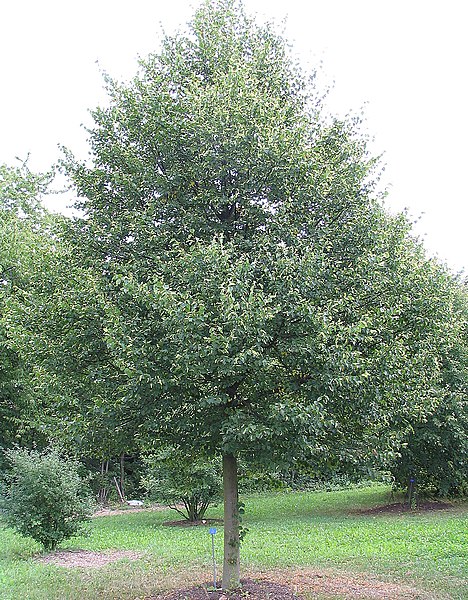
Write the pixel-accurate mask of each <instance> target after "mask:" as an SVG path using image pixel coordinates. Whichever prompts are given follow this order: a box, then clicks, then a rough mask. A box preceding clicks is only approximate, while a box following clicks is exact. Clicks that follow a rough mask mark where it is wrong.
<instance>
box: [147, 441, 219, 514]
mask: <svg viewBox="0 0 468 600" xmlns="http://www.w3.org/2000/svg"><path fill="white" fill-rule="evenodd" d="M145 462H146V467H147V471H146V473H147V474H146V477H143V479H142V484H143V486H144V487H145V488H146V490H147V492H148V495H149V497H150V498H151V499H152V500H155V501H156V502H162V503H164V504H167V505H168V506H169V508H172V509H174V510H176V511H177V512H178V513H179V514H180V515H181V516H183V517H184V519H187V520H188V521H199V520H201V519H203V517H204V515H205V512H206V510H207V509H208V507H209V506H210V504H215V503H217V502H218V501H219V500H220V499H221V495H222V480H221V473H220V467H219V465H217V464H215V462H214V461H213V460H209V459H203V458H201V457H197V458H191V457H188V456H187V455H184V454H182V453H180V452H177V451H176V450H174V449H173V448H165V449H164V450H161V451H160V452H159V453H158V454H156V455H153V456H151V457H148V458H147V459H146V461H145Z"/></svg>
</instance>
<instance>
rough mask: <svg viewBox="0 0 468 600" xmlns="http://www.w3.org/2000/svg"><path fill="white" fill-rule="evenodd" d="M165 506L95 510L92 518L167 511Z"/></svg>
mask: <svg viewBox="0 0 468 600" xmlns="http://www.w3.org/2000/svg"><path fill="white" fill-rule="evenodd" d="M167 508H168V507H167V506H162V505H160V504H155V505H153V506H122V508H100V509H99V510H96V511H95V512H94V514H93V517H111V516H114V515H125V514H128V513H135V512H153V511H161V510H167Z"/></svg>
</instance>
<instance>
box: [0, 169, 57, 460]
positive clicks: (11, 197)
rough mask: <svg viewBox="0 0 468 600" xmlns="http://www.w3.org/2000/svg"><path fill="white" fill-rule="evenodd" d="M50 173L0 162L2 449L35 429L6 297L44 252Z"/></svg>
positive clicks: (25, 440)
mask: <svg viewBox="0 0 468 600" xmlns="http://www.w3.org/2000/svg"><path fill="white" fill-rule="evenodd" d="M50 179H51V177H50V175H49V174H35V173H32V172H31V171H30V170H29V168H28V166H27V163H23V164H21V165H20V166H18V167H9V166H7V165H0V449H2V448H9V447H11V446H12V445H13V444H15V443H23V444H27V443H31V441H32V438H34V437H35V438H36V442H38V441H39V440H38V439H37V430H36V431H35V434H32V433H31V431H32V430H34V425H33V421H34V419H33V415H34V413H35V406H34V402H33V401H32V397H31V395H30V394H29V393H28V383H27V382H28V379H29V378H28V365H27V364H26V363H25V361H24V357H23V356H22V355H21V353H20V352H18V349H17V348H16V344H15V341H16V340H15V334H14V332H12V331H11V330H9V328H8V327H7V320H8V319H7V312H8V302H9V300H10V299H11V297H12V296H15V294H16V293H17V291H18V290H19V289H27V288H28V286H29V275H30V273H31V269H34V267H35V263H36V260H37V258H38V256H41V253H42V250H43V242H44V241H45V239H46V236H45V235H44V236H42V235H41V231H42V225H41V223H42V222H43V216H44V215H43V211H42V209H41V205H40V198H41V195H43V194H45V193H46V192H47V188H48V185H49V183H50Z"/></svg>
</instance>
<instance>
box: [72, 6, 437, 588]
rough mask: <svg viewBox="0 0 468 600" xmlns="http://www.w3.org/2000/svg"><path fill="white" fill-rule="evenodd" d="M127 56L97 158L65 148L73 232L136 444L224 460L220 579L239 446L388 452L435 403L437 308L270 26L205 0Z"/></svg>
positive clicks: (230, 550) (347, 131)
mask: <svg viewBox="0 0 468 600" xmlns="http://www.w3.org/2000/svg"><path fill="white" fill-rule="evenodd" d="M140 67H141V69H140V73H139V75H138V76H137V77H136V78H135V79H134V80H133V81H132V82H131V83H130V84H128V85H121V84H119V83H117V82H115V81H113V80H112V79H111V78H109V77H108V78H107V86H108V92H109V97H110V106H109V107H108V108H105V109H97V110H96V111H94V113H93V116H94V120H95V126H94V127H93V129H91V130H90V143H91V154H92V160H93V164H91V165H86V164H80V163H79V162H77V161H75V160H74V158H73V156H72V155H71V154H70V153H67V156H66V158H65V160H64V166H65V168H66V169H67V171H68V173H69V174H70V176H71V177H72V179H73V180H74V182H75V184H76V186H77V190H78V192H79V195H80V196H81V200H80V202H79V204H78V207H79V208H80V209H81V210H82V211H83V213H84V218H82V219H80V220H78V221H77V222H76V227H75V228H74V229H73V230H72V232H71V236H72V239H73V240H74V242H73V243H74V244H76V248H77V250H76V255H77V256H78V257H79V260H80V263H81V264H82V265H84V266H86V267H88V268H89V269H91V270H93V271H94V272H96V273H99V274H100V276H102V282H103V283H102V290H103V296H104V298H105V307H106V308H105V311H106V325H105V343H106V346H107V348H108V349H109V351H110V352H111V354H112V357H113V361H114V363H115V364H117V365H119V367H120V369H121V371H122V372H124V373H125V379H124V381H123V382H122V388H121V391H124V390H125V392H124V396H125V397H130V398H132V402H133V404H132V408H133V411H134V413H135V414H139V415H140V418H141V422H140V426H139V428H138V431H139V436H140V438H141V439H142V440H144V438H145V436H146V437H147V438H148V439H150V438H153V440H154V439H156V440H158V441H161V442H164V443H168V444H171V443H177V444H179V445H181V446H182V447H183V446H184V445H185V447H186V451H187V453H194V452H196V451H200V452H204V453H206V454H208V455H216V454H221V455H222V457H223V480H224V502H225V507H224V510H225V512H224V515H225V517H224V523H225V525H224V535H225V545H224V570H223V588H226V589H231V588H235V587H238V585H239V545H240V539H239V505H238V495H237V460H238V457H239V456H245V457H246V458H247V459H248V460H255V461H257V462H262V461H263V462H265V463H270V464H271V462H275V461H276V462H279V463H283V464H286V463H288V462H291V461H293V460H307V461H317V462H319V461H320V462H322V463H327V461H328V460H330V461H335V462H336V461H337V460H356V461H357V460H359V461H363V460H366V459H367V460H369V458H370V457H375V455H379V454H380V453H382V454H383V453H386V452H388V451H389V450H391V449H394V448H395V446H396V445H397V440H394V439H389V437H391V436H389V431H391V430H390V429H389V427H388V425H389V423H390V422H394V420H395V419H396V418H397V417H398V418H400V419H403V418H404V417H407V416H408V415H412V414H415V413H417V412H420V411H421V408H422V407H423V406H424V405H425V403H427V402H428V400H429V399H430V394H431V392H430V389H431V386H430V385H429V384H430V383H431V382H432V380H433V379H434V377H436V374H437V373H436V371H437V368H436V366H435V364H434V352H433V351H431V344H432V342H433V337H432V336H433V332H434V331H435V330H436V329H437V327H436V326H435V325H434V323H436V320H437V317H436V316H434V314H436V313H437V310H435V309H436V306H437V304H436V299H435V298H434V297H432V296H431V297H430V298H429V299H428V300H427V301H426V300H425V290H424V285H423V284H424V281H426V280H425V278H424V277H422V276H421V277H419V275H417V274H418V273H420V274H421V273H424V272H426V271H429V270H430V265H429V264H428V263H427V261H425V259H424V257H423V254H422V253H421V251H420V250H419V249H418V247H417V244H415V243H414V242H413V241H411V240H410V239H409V238H408V231H409V226H408V224H407V222H406V220H405V219H404V218H403V217H396V218H391V217H389V216H387V215H386V214H385V212H384V211H383V209H382V208H381V207H380V205H379V203H378V197H377V196H376V194H375V191H374V183H373V172H374V168H375V164H376V163H375V160H373V159H372V158H371V157H369V155H368V153H367V150H366V144H365V140H363V139H362V137H361V136H360V135H359V134H358V125H359V123H358V122H357V121H353V120H348V121H345V122H340V121H337V120H328V119H326V118H325V117H324V116H323V114H322V112H321V108H320V101H319V99H318V98H319V95H318V93H317V92H316V91H315V89H314V86H313V81H312V82H311V81H309V80H308V79H307V78H305V77H304V76H303V74H302V73H301V71H300V69H299V67H298V66H297V65H296V64H295V63H294V61H292V60H291V59H290V58H289V57H288V54H287V51H286V44H285V42H284V40H283V39H282V38H281V37H280V36H278V35H276V34H275V33H274V32H273V31H272V29H271V28H270V27H269V26H265V27H260V26H258V25H256V24H255V23H254V22H253V21H252V20H251V19H250V18H249V17H247V16H246V14H245V12H244V10H243V7H242V5H241V4H240V3H238V2H235V1H231V0H219V1H213V2H207V3H205V4H203V5H202V7H201V8H200V9H199V10H198V11H197V12H196V13H195V16H194V19H193V21H192V23H191V24H190V29H189V31H188V33H187V34H179V35H177V36H175V37H173V38H171V37H166V38H165V39H164V40H163V42H162V50H161V52H160V53H159V54H154V55H151V56H150V57H149V58H148V59H147V60H144V61H141V63H140ZM415 282H416V283H417V284H418V285H419V284H421V285H420V287H416V288H415V287H414V283H415ZM433 309H434V312H433ZM427 324H429V325H430V327H427V328H426V325H427ZM432 325H434V326H432ZM383 433H385V436H383Z"/></svg>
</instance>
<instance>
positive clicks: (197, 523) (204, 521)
mask: <svg viewBox="0 0 468 600" xmlns="http://www.w3.org/2000/svg"><path fill="white" fill-rule="evenodd" d="M222 524H223V520H222V519H201V520H200V521H189V520H188V519H181V520H180V521H164V523H163V525H166V526H167V527H198V526H203V525H205V526H209V525H222Z"/></svg>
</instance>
